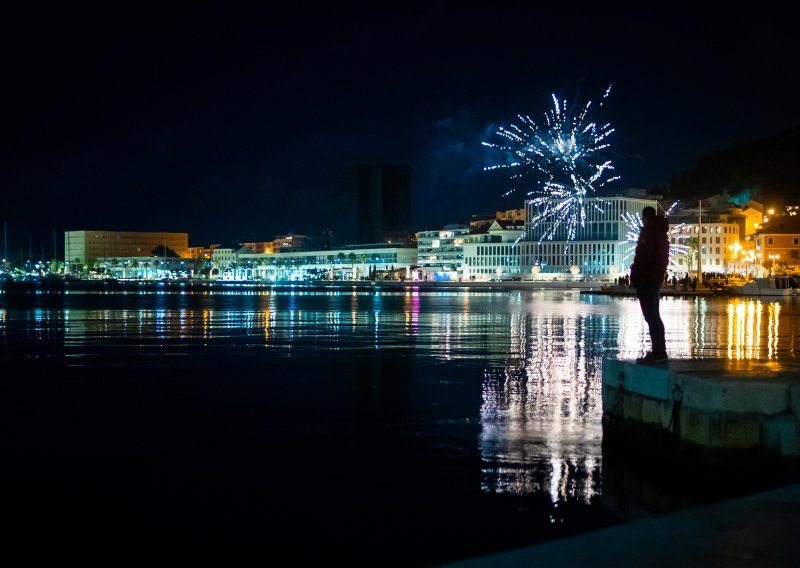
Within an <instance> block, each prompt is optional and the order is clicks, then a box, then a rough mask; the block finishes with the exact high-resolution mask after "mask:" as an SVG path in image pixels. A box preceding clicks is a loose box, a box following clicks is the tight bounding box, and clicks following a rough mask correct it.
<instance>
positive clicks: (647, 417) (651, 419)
mask: <svg viewBox="0 0 800 568" xmlns="http://www.w3.org/2000/svg"><path fill="white" fill-rule="evenodd" d="M641 411H642V422H644V423H645V424H654V425H656V426H660V427H661V428H666V427H667V425H668V424H669V418H670V415H671V413H672V404H671V403H667V402H665V401H663V400H654V399H652V398H645V399H643V400H642V406H641Z"/></svg>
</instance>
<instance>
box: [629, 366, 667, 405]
mask: <svg viewBox="0 0 800 568" xmlns="http://www.w3.org/2000/svg"><path fill="white" fill-rule="evenodd" d="M624 372H625V390H626V391H629V392H633V393H636V394H640V395H642V396H646V397H648V398H655V399H658V400H672V381H671V380H670V374H669V370H668V369H667V368H666V367H656V366H654V365H632V364H629V365H628V366H627V367H626V368H625V371H624Z"/></svg>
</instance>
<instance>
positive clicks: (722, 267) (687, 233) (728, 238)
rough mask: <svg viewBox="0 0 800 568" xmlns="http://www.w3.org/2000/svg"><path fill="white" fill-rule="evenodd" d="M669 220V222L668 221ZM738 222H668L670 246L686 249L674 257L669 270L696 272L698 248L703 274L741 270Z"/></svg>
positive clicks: (714, 220)
mask: <svg viewBox="0 0 800 568" xmlns="http://www.w3.org/2000/svg"><path fill="white" fill-rule="evenodd" d="M670 221H672V219H670ZM739 230H740V223H739V222H736V221H733V222H731V221H723V220H720V219H716V218H713V219H709V222H703V223H670V235H669V236H670V243H671V244H682V245H685V246H688V247H689V249H690V251H689V252H688V254H686V255H684V256H676V257H675V259H674V263H673V264H672V265H671V269H673V270H675V271H676V272H678V273H679V274H680V273H684V272H697V247H698V245H699V246H700V262H701V264H702V266H701V271H702V272H739V271H740V270H743V266H739V265H740V264H742V265H743V264H744V260H743V259H742V258H741V256H742V255H741V252H740V251H742V245H741V243H740V240H739V236H740V235H739Z"/></svg>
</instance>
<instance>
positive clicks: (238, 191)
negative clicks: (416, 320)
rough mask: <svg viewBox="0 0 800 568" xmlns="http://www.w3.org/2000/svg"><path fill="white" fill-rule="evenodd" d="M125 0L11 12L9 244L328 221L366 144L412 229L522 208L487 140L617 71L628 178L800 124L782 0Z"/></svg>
mask: <svg viewBox="0 0 800 568" xmlns="http://www.w3.org/2000/svg"><path fill="white" fill-rule="evenodd" d="M116 4H117V3H107V4H105V5H103V7H96V8H87V7H83V8H78V7H73V6H63V7H60V8H54V7H52V6H49V5H48V4H40V5H34V6H33V7H30V8H27V9H19V8H17V9H15V10H12V11H8V10H6V11H5V12H4V14H3V18H2V23H1V24H0V26H2V28H0V31H1V32H2V34H1V36H2V37H1V38H0V42H2V57H3V62H2V63H3V65H2V73H3V80H2V89H0V91H1V92H0V99H1V102H2V107H1V108H2V117H3V120H2V134H1V135H0V142H1V144H0V183H2V206H0V221H6V222H7V225H8V236H9V241H10V243H11V244H10V248H11V249H12V250H13V249H14V248H15V247H16V248H19V247H21V246H23V245H24V247H25V248H26V249H27V248H28V243H29V235H31V240H32V242H33V249H34V251H35V252H36V253H37V254H38V252H39V251H40V246H41V244H42V243H43V244H44V247H45V250H46V255H48V256H49V255H50V254H51V253H50V252H49V251H51V250H52V242H53V239H52V232H53V229H54V228H55V229H56V231H57V232H58V235H59V239H58V240H59V243H60V245H59V246H63V237H62V236H61V231H64V230H77V229H112V230H113V229H116V230H174V231H186V232H188V233H189V238H190V244H192V245H200V244H209V243H211V242H227V241H230V240H233V239H240V240H268V239H272V238H273V237H274V236H275V235H277V234H282V233H287V232H293V233H300V234H309V233H317V232H319V231H321V230H322V229H324V228H325V227H326V215H328V212H329V211H330V209H331V207H330V199H331V193H332V185H333V173H334V169H335V168H336V167H337V166H339V165H343V164H348V163H354V162H366V161H369V162H385V163H392V164H400V163H403V164H409V165H410V166H411V168H412V184H413V190H412V191H413V193H412V223H413V228H414V229H424V228H433V227H438V226H441V225H443V224H445V223H453V222H464V221H466V220H467V219H468V218H469V216H470V215H471V214H473V213H478V214H483V213H486V212H493V211H494V210H495V209H510V208H518V207H521V206H522V201H523V198H524V195H521V194H513V195H512V196H510V197H503V193H504V192H505V191H506V189H507V188H508V187H509V183H508V181H507V179H506V178H505V177H503V176H502V175H492V174H490V173H487V172H484V171H483V167H484V165H488V164H490V163H493V162H494V161H496V160H495V158H494V157H492V156H491V155H489V154H488V153H487V149H485V148H484V147H482V146H481V141H483V140H487V139H489V138H490V137H491V135H492V133H493V132H494V131H495V129H496V128H497V126H498V125H500V124H508V123H509V122H513V121H514V118H515V116H516V114H517V113H525V114H529V115H531V116H533V117H540V116H542V114H543V113H544V111H546V110H547V109H548V108H549V107H550V104H551V103H550V94H551V93H556V94H557V95H559V96H560V97H562V98H566V99H569V100H573V99H581V100H586V99H598V98H600V96H601V95H602V93H603V92H604V91H605V88H606V87H607V86H608V85H609V84H613V91H612V94H611V97H610V98H609V99H608V101H607V102H606V104H605V106H604V107H603V109H602V113H601V114H598V115H597V118H598V119H602V120H605V121H608V122H611V123H612V124H613V125H614V126H615V128H616V132H615V134H614V135H613V136H612V138H611V142H612V144H613V150H614V152H615V154H614V157H613V161H614V165H615V167H616V170H617V173H618V174H619V175H621V176H622V180H621V182H619V183H620V185H622V186H626V187H650V186H652V185H654V184H659V183H665V182H667V181H668V180H669V177H670V176H671V175H672V174H673V173H675V172H677V171H679V170H682V169H685V168H688V167H691V166H692V165H693V164H694V163H695V162H696V160H697V159H698V158H699V157H700V156H702V155H703V154H704V153H709V152H714V151H717V150H721V149H723V148H725V147H727V146H729V145H731V144H734V143H737V142H743V141H747V140H750V139H753V138H757V137H762V136H769V135H773V134H776V133H778V132H780V131H782V130H784V129H786V128H790V127H794V126H797V125H799V124H800V110H798V104H797V97H798V86H800V65H798V61H797V57H798V54H800V49H798V39H797V38H798V34H797V32H796V30H795V29H794V28H793V26H794V22H795V19H794V18H793V17H791V16H790V14H788V13H786V12H784V10H786V8H784V7H782V6H780V5H779V4H775V5H774V6H770V5H769V3H763V2H762V3H757V4H755V6H756V7H757V8H758V10H759V11H756V8H753V7H752V6H753V5H749V7H748V9H746V10H745V9H740V8H733V7H732V5H731V4H729V5H728V6H727V7H726V9H725V11H724V12H715V11H713V10H712V9H710V8H705V9H704V10H706V11H705V12H697V8H696V7H695V6H690V5H682V4H680V3H675V2H671V3H664V4H660V3H658V5H655V4H654V5H649V4H651V3H647V4H648V5H647V6H645V5H643V3H619V4H616V5H615V7H614V8H613V9H609V8H608V7H607V6H606V8H605V9H602V8H600V7H594V8H588V7H585V6H582V5H581V4H580V3H575V2H572V3H549V4H545V3H539V2H536V3H534V2H526V3H525V4H524V7H523V6H521V5H520V6H514V5H508V4H511V3H498V5H490V4H489V3H485V2H484V3H480V4H479V5H478V6H471V5H469V6H468V5H467V3H464V2H424V3H423V2H421V3H415V2H391V3H387V2H380V3H378V2H375V3H369V4H367V3H365V4H357V3H333V5H330V6H319V5H317V4H314V3H302V2H299V3H287V4H280V5H279V4H270V5H265V6H261V7H254V6H250V5H249V4H239V5H236V4H235V3H231V2H228V3H225V4H224V5H223V4H212V3H188V2H187V3H169V4H167V5H162V4H161V3H147V2H142V3H136V4H130V5H129V6H128V7H126V8H121V7H120V6H118V5H116ZM520 4H522V3H520ZM603 4H608V3H603ZM84 6H88V5H86V4H84ZM26 252H27V250H26Z"/></svg>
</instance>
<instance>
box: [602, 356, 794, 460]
mask: <svg viewBox="0 0 800 568" xmlns="http://www.w3.org/2000/svg"><path fill="white" fill-rule="evenodd" d="M603 426H604V443H605V442H606V441H610V442H612V443H613V442H614V441H615V439H617V438H620V437H623V438H624V437H630V438H631V439H635V438H637V437H638V438H642V436H643V434H645V433H646V434H649V435H654V437H651V439H652V440H653V441H654V442H655V440H656V439H657V438H658V437H659V436H660V438H661V439H662V440H664V439H670V440H672V441H673V442H674V443H675V444H676V445H677V447H678V448H680V447H684V448H688V447H693V448H695V449H700V450H703V451H702V452H701V453H700V454H699V455H701V456H702V455H706V456H711V455H712V454H713V451H714V450H719V451H720V452H728V453H729V456H731V457H735V456H737V455H741V457H745V454H737V453H736V452H740V451H742V450H747V451H748V452H749V453H750V454H758V455H761V456H765V457H770V458H773V459H777V460H779V461H780V460H785V461H786V462H787V463H791V464H792V465H796V464H797V463H798V462H800V373H798V371H797V370H795V369H787V368H786V367H784V366H782V365H781V364H779V363H777V362H769V363H759V362H753V361H729V360H721V359H715V360H675V361H670V362H669V363H667V364H663V365H642V364H639V365H637V364H635V363H634V362H631V361H620V360H612V359H607V360H605V361H604V362H603ZM606 437H607V438H609V440H606V439H605V438H606ZM708 450H712V454H710V453H709V452H708ZM731 452H733V453H731Z"/></svg>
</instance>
